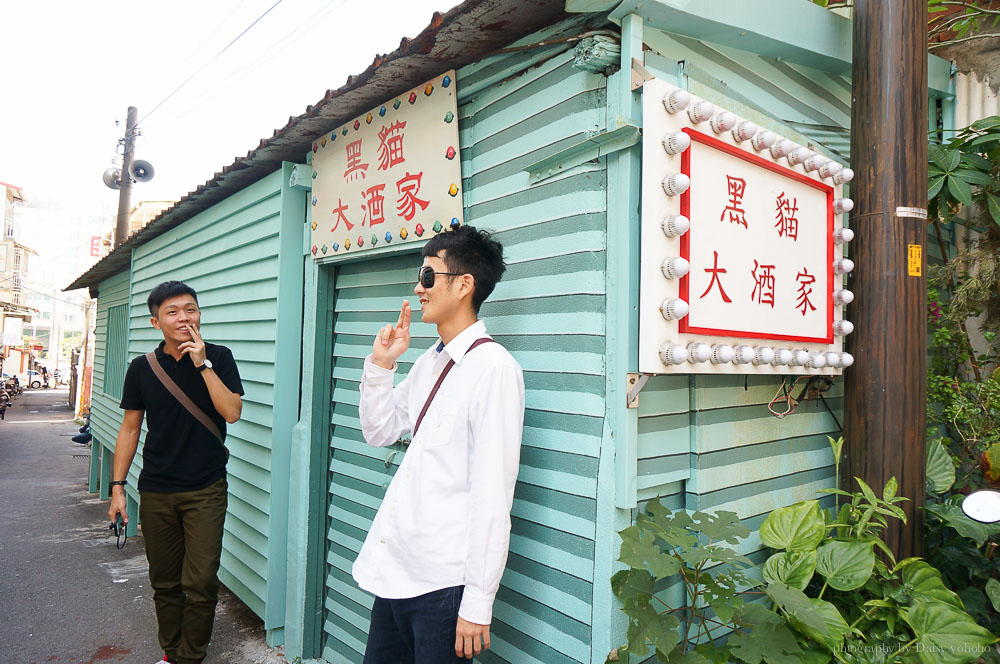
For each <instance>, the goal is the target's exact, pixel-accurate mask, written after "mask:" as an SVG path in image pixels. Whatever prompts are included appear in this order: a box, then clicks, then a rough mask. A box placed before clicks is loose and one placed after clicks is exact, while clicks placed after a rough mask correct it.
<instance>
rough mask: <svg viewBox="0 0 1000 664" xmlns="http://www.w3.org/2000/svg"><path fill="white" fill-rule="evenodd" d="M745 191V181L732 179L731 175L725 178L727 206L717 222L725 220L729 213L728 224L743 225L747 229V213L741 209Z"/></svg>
mask: <svg viewBox="0 0 1000 664" xmlns="http://www.w3.org/2000/svg"><path fill="white" fill-rule="evenodd" d="M746 189H747V181H746V180H744V179H743V178H734V177H733V176H732V175H727V176H726V190H727V193H726V195H727V196H729V204H728V205H727V206H726V209H725V210H723V211H722V214H721V215H720V216H719V221H722V220H723V219H725V218H726V213H727V212H728V213H729V223H731V224H734V223H735V224H743V228H747V213H746V210H744V209H743V194H744V193H745V192H746Z"/></svg>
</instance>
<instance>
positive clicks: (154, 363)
mask: <svg viewBox="0 0 1000 664" xmlns="http://www.w3.org/2000/svg"><path fill="white" fill-rule="evenodd" d="M146 360H147V361H148V362H149V368H150V369H152V370H153V373H154V374H156V377H157V378H159V379H160V382H161V383H163V387H165V388H167V391H168V392H170V394H172V395H173V396H174V398H175V399H177V401H179V402H180V404H181V405H182V406H184V409H185V410H187V412H189V413H191V414H192V415H194V419H196V420H198V421H199V422H201V425H202V426H203V427H205V428H206V429H208V431H209V433H211V434H212V435H213V436H215V437H216V439H217V440H218V441H219V444H221V445H222V449H224V450H226V458H227V459H228V458H229V450H228V449H226V443H225V441H224V440H223V438H222V432H221V431H219V427H217V426H215V422H213V421H212V418H210V417H209V416H208V415H207V414H205V411H203V410H202V409H201V408H198V406H197V405H195V403H194V402H193V401H191V398H190V397H188V395H186V394H184V391H183V390H182V389H181V388H180V387H179V386H178V385H177V383H175V382H174V381H173V380H172V379H171V378H170V376H168V375H167V372H166V371H164V370H163V367H161V366H160V361H159V360H157V359H156V351H152V350H151V351H149V352H148V353H146Z"/></svg>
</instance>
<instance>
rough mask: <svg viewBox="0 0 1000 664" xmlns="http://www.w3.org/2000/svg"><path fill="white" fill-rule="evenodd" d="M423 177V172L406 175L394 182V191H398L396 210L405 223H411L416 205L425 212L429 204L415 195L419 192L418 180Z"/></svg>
mask: <svg viewBox="0 0 1000 664" xmlns="http://www.w3.org/2000/svg"><path fill="white" fill-rule="evenodd" d="M423 176H424V173H423V171H421V172H419V173H417V174H415V175H410V174H409V173H407V174H406V175H405V176H403V177H402V178H400V180H399V181H398V182H396V189H398V190H399V200H398V201H397V202H396V209H397V210H398V211H399V216H401V217H403V218H404V219H406V220H407V221H413V215H415V214H416V212H417V206H418V205H419V206H420V209H421V210H426V209H427V206H428V205H429V204H430V202H429V201H423V200H420V199H419V198H417V194H418V193H419V192H420V178H422V177H423Z"/></svg>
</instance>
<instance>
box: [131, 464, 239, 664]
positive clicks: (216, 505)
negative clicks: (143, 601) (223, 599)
mask: <svg viewBox="0 0 1000 664" xmlns="http://www.w3.org/2000/svg"><path fill="white" fill-rule="evenodd" d="M139 496H140V498H141V501H140V503H139V519H140V521H141V523H142V536H143V539H144V540H145V544H146V560H148V561H149V583H150V585H151V586H152V587H153V604H154V606H155V607H156V622H157V625H158V627H159V640H160V647H161V648H163V652H164V653H165V654H166V655H167V657H168V658H170V659H171V660H173V659H176V660H177V662H178V664H196V663H197V662H201V660H202V659H204V658H205V651H206V650H207V649H208V642H209V640H210V639H211V637H212V624H213V622H214V620H215V605H216V603H218V600H219V576H218V572H219V559H220V557H221V555H222V527H223V524H224V523H225V520H226V507H227V505H228V499H229V485H228V483H227V482H226V480H225V479H224V478H223V479H221V480H219V481H218V482H215V483H214V484H211V485H209V486H207V487H205V488H204V489H198V490H197V491H185V492H181V493H154V492H151V491H141V492H140V493H139Z"/></svg>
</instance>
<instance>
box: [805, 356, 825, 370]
mask: <svg viewBox="0 0 1000 664" xmlns="http://www.w3.org/2000/svg"><path fill="white" fill-rule="evenodd" d="M806 365H807V366H809V367H812V368H813V369H822V368H823V367H825V366H826V357H824V356H823V353H809V360H808V361H807V362H806Z"/></svg>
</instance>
